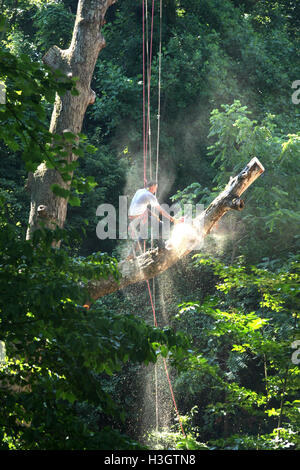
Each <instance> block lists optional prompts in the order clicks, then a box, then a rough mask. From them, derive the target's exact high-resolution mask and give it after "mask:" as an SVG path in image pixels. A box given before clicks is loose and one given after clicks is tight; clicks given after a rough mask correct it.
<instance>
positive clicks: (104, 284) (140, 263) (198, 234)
mask: <svg viewBox="0 0 300 470" xmlns="http://www.w3.org/2000/svg"><path fill="white" fill-rule="evenodd" d="M264 171H265V170H264V167H263V166H262V164H261V163H260V162H259V160H258V159H257V158H256V157H255V158H253V159H252V160H251V161H250V162H249V163H248V165H247V166H246V167H245V168H244V169H243V170H242V171H241V172H240V173H239V174H238V175H237V176H235V177H234V178H231V179H230V181H229V183H228V184H227V186H226V187H225V189H224V191H222V192H221V193H220V194H219V196H217V197H216V198H215V199H214V201H212V203H211V204H210V205H209V206H208V207H207V209H206V210H205V211H203V212H202V213H201V214H200V215H199V216H198V217H196V218H195V219H194V220H193V222H192V223H191V224H180V225H178V226H175V227H174V231H177V227H178V232H179V233H178V234H177V236H176V240H175V241H174V239H173V238H174V237H172V236H171V238H170V240H168V241H167V242H166V247H165V248H163V249H162V248H155V249H152V250H149V251H146V252H145V253H143V254H142V255H140V256H138V257H137V258H135V259H133V260H129V261H128V260H124V261H121V262H120V263H119V265H118V269H119V272H120V274H121V279H120V280H119V281H116V280H115V279H114V278H113V276H110V277H109V278H108V279H101V280H99V281H91V282H90V283H89V284H88V286H87V288H88V292H89V294H90V297H91V299H92V301H95V300H97V299H98V298H100V297H103V296H105V295H108V294H111V293H112V292H115V291H117V290H119V289H123V288H125V287H127V286H129V285H131V284H135V283H137V282H141V281H146V280H148V279H151V278H153V277H155V276H157V275H158V274H160V273H162V272H164V271H166V270H167V269H168V268H170V267H171V266H172V265H173V264H175V263H176V262H177V261H179V260H180V259H181V258H183V257H184V256H186V255H187V254H188V253H190V252H191V251H192V250H193V249H194V248H195V246H197V244H198V243H199V240H201V239H203V238H204V237H205V236H206V235H207V234H208V233H209V232H210V231H211V229H212V228H213V226H214V225H215V224H216V223H217V222H218V220H220V218H221V217H223V215H224V214H226V212H228V211H229V210H232V209H233V210H242V209H243V207H244V201H243V200H242V199H241V198H240V196H241V195H242V194H243V192H244V191H246V189H247V188H248V187H249V186H250V185H251V184H252V183H253V182H254V181H255V180H256V179H257V178H258V177H259V176H260V175H261V174H262V173H263V172H264ZM181 226H182V227H181ZM181 228H182V230H181Z"/></svg>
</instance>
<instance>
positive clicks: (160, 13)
mask: <svg viewBox="0 0 300 470" xmlns="http://www.w3.org/2000/svg"><path fill="white" fill-rule="evenodd" d="M161 43H162V0H160V2H159V52H158V104H157V140H156V172H155V179H156V181H158V157H159V142H160V94H161Z"/></svg>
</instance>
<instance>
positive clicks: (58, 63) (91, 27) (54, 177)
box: [26, 0, 115, 239]
mask: <svg viewBox="0 0 300 470" xmlns="http://www.w3.org/2000/svg"><path fill="white" fill-rule="evenodd" d="M114 2H115V0H79V2H78V7H77V15H76V20H75V25H74V30H73V37H72V41H71V44H70V47H69V49H66V50H61V49H60V48H59V47H57V46H54V47H52V48H51V49H50V50H49V51H48V52H47V53H46V54H45V56H44V58H43V61H44V63H45V64H47V65H48V66H49V67H50V68H52V69H59V70H60V71H61V72H62V73H63V74H64V75H65V76H67V77H77V78H78V80H77V82H76V87H77V90H78V92H79V95H78V96H74V95H72V94H71V93H70V92H67V93H66V94H65V95H64V96H63V97H60V96H57V97H56V101H55V105H54V109H53V113H52V117H51V123H50V132H52V133H57V134H62V135H63V133H64V132H65V131H70V132H72V133H73V134H76V135H77V134H78V133H79V132H80V131H81V128H82V123H83V118H84V115H85V112H86V109H87V107H88V105H89V104H93V103H94V102H95V96H96V95H95V92H94V91H93V90H91V87H90V84H91V80H92V76H93V73H94V68H95V65H96V61H97V58H98V55H99V53H100V51H101V49H102V48H103V47H104V46H105V40H104V38H103V36H102V34H101V27H102V25H103V23H104V17H105V14H106V11H107V9H108V8H109V7H110V6H111V5H112V4H113V3H114ZM66 149H68V146H66ZM76 159H77V156H76V155H75V154H74V153H72V151H70V150H69V151H68V155H67V157H66V161H67V162H68V163H70V162H72V161H74V160H76ZM71 176H72V175H71ZM54 183H56V184H59V185H60V186H61V187H63V188H64V189H69V186H70V182H64V181H63V180H62V178H61V176H60V174H59V172H58V171H56V170H53V169H49V168H47V166H46V164H45V163H42V164H41V165H39V167H38V168H37V170H36V172H35V173H34V174H33V175H30V190H31V206H30V214H29V228H28V230H27V235H26V238H27V239H30V238H31V236H32V234H33V232H34V230H36V229H37V228H38V227H39V226H40V222H41V221H42V222H43V225H44V226H45V227H47V228H50V229H53V228H55V227H57V226H58V227H60V228H62V227H63V226H64V222H65V219H66V215H67V204H68V201H67V199H65V198H62V197H59V196H56V195H55V194H54V193H53V192H52V190H51V186H52V184H54Z"/></svg>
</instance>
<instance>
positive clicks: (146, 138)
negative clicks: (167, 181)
mask: <svg viewBox="0 0 300 470" xmlns="http://www.w3.org/2000/svg"><path fill="white" fill-rule="evenodd" d="M142 16H143V150H144V185H145V186H146V184H147V157H148V143H149V176H150V179H152V156H151V124H150V84H151V62H152V42H153V23H154V0H152V15H151V35H150V52H149V43H148V41H149V38H148V28H149V25H148V2H147V0H143V15H142ZM159 18H160V25H159V63H158V75H159V76H158V105H157V107H158V112H157V141H156V171H155V178H156V181H158V166H159V141H160V95H161V56H162V48H161V45H162V0H160V14H159ZM145 22H146V42H147V43H146V45H145ZM145 52H146V60H145ZM145 63H147V120H146V112H145V107H146V97H145V95H146V93H145V91H146V83H145V76H146V73H145ZM155 194H156V193H155ZM152 246H153V239H152V236H151V247H152ZM145 249H146V245H145V242H144V251H145ZM146 284H147V288H148V294H149V299H150V303H151V308H152V313H153V321H154V325H155V327H158V323H157V318H156V311H155V304H154V300H153V298H155V297H153V296H152V293H151V288H150V283H149V281H148V280H146ZM153 294H154V295H155V279H154V278H153ZM163 363H164V369H165V373H166V377H167V380H168V384H169V389H170V393H171V397H172V400H173V404H174V409H175V412H176V415H177V418H178V422H179V424H180V428H181V431H182V434H183V436H184V437H186V434H185V432H184V429H183V425H182V421H181V418H180V415H179V412H178V407H177V404H176V399H175V395H174V391H173V387H172V383H171V379H170V375H169V372H168V367H167V361H166V359H165V358H163ZM158 408H159V407H158V386H157V369H156V365H155V409H156V430H158V411H159V409H158Z"/></svg>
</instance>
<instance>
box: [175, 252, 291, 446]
mask: <svg viewBox="0 0 300 470" xmlns="http://www.w3.org/2000/svg"><path fill="white" fill-rule="evenodd" d="M196 263H197V265H199V266H203V265H205V266H208V265H210V266H212V268H213V270H214V273H215V274H216V276H217V279H218V283H217V285H216V287H217V293H216V294H215V295H214V296H209V297H207V298H206V299H204V301H202V302H187V303H184V304H182V305H181V308H180V310H179V313H178V315H177V322H178V325H180V324H182V325H184V324H185V322H186V318H187V317H191V316H193V318H194V319H195V320H194V322H195V321H196V319H197V322H198V323H199V322H200V325H199V326H198V325H197V328H194V346H193V348H194V349H197V347H198V348H199V349H200V350H201V351H202V352H203V356H204V357H203V358H202V361H201V362H200V363H199V365H198V367H193V368H192V369H191V368H190V367H189V366H188V363H187V367H186V370H185V372H184V373H182V374H181V375H180V376H179V378H178V379H177V382H176V386H177V390H178V391H179V392H180V390H181V389H182V390H185V391H186V390H188V392H189V394H188V395H185V396H186V398H187V397H189V398H187V399H186V406H187V405H188V403H190V402H191V396H194V400H196V403H199V406H201V411H200V409H199V415H198V417H197V416H195V421H194V422H196V423H197V426H198V429H201V432H200V440H202V441H203V440H205V441H206V442H207V437H208V436H209V437H208V441H209V442H208V446H209V448H226V449H252V448H253V449H280V448H298V446H299V442H298V438H297V433H296V429H297V427H298V425H299V424H298V421H299V417H298V413H297V409H298V407H299V402H298V400H297V390H298V389H299V368H298V367H297V365H296V364H295V363H294V362H293V360H292V352H293V350H292V344H293V341H295V339H296V338H297V337H298V335H299V329H298V323H299V313H300V312H299V298H298V296H299V268H300V264H299V258H296V259H291V260H290V261H289V265H288V266H284V268H281V269H280V268H279V269H276V271H274V269H273V270H269V269H267V268H266V266H267V264H265V266H264V267H263V268H258V267H252V268H251V269H246V267H245V266H244V265H243V264H242V263H240V264H238V265H229V266H228V265H224V264H222V263H221V262H220V261H218V260H216V259H212V258H205V257H203V256H201V255H198V256H197V257H196ZM199 263H200V264H199ZM246 300H248V303H246ZM197 317H199V318H197ZM194 324H195V323H194ZM198 328H200V329H201V334H200V335H197V330H198ZM191 364H192V362H191ZM200 364H201V366H200ZM208 365H209V366H208ZM199 366H200V367H199ZM254 370H255V381H253V380H252V379H251V377H252V373H253V371H254ZM207 389H210V390H211V391H210V394H209V397H207V395H206V393H205V391H206V390H207ZM194 403H195V401H194ZM200 404H201V405H200ZM221 425H223V426H226V429H227V436H224V437H223V438H222V439H221V440H220V439H219V440H218V439H217V438H216V436H217V435H218V433H220V426H221ZM229 429H230V430H229ZM237 431H238V434H236V433H237ZM216 432H217V434H216ZM235 434H236V435H235ZM204 436H206V439H203V438H204Z"/></svg>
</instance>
